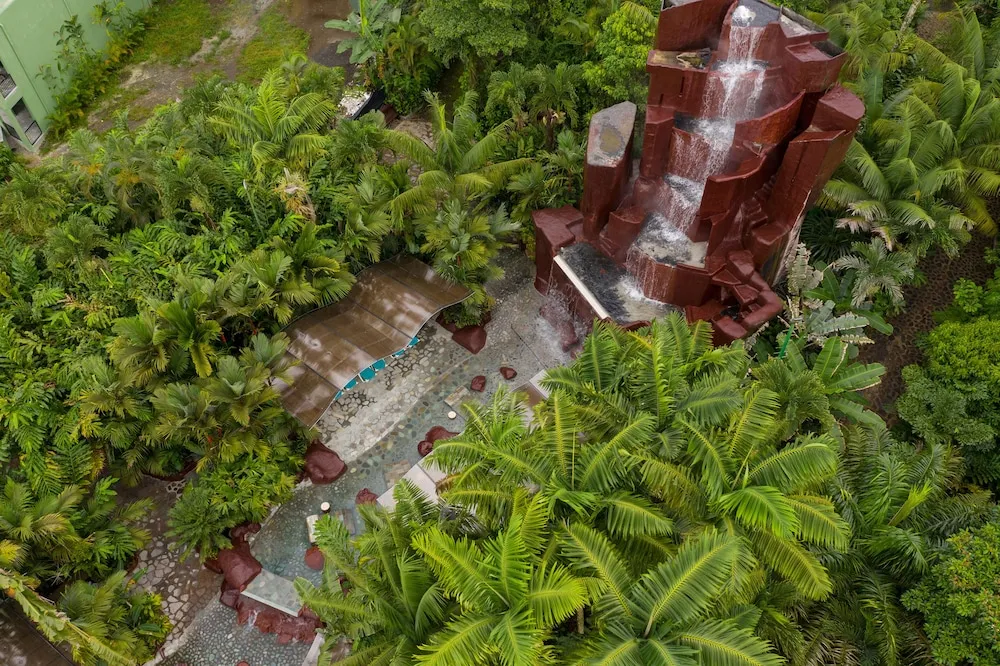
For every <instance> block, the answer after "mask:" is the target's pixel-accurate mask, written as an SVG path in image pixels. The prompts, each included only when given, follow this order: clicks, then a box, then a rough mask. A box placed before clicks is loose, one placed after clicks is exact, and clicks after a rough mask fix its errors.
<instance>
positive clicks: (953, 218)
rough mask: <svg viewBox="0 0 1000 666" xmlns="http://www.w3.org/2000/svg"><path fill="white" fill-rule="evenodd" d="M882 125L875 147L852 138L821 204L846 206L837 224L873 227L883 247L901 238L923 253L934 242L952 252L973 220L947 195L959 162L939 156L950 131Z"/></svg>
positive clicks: (912, 249)
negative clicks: (943, 161)
mask: <svg viewBox="0 0 1000 666" xmlns="http://www.w3.org/2000/svg"><path fill="white" fill-rule="evenodd" d="M883 127H884V128H885V129H886V130H887V132H890V133H891V135H887V136H884V137H883V140H882V141H881V142H879V143H877V144H876V145H875V147H873V148H869V147H866V146H865V145H863V144H862V143H861V142H860V141H858V140H857V139H855V140H854V141H853V142H852V143H851V145H850V147H849V148H848V150H847V157H846V159H845V160H844V162H843V164H842V165H841V167H840V169H839V170H838V171H837V173H835V174H834V178H832V179H831V180H830V181H829V182H828V183H827V185H826V188H825V189H824V190H823V198H822V199H821V201H820V203H821V205H824V206H827V207H831V208H833V209H834V210H837V209H844V210H846V211H847V212H848V214H847V215H846V216H845V217H843V218H842V219H841V221H840V224H841V225H843V226H846V227H848V228H850V229H851V230H852V231H870V232H873V233H876V234H878V235H879V236H881V237H882V238H883V239H885V242H886V246H887V247H888V248H891V249H895V246H896V245H897V244H901V245H903V246H904V247H906V248H907V249H909V250H910V252H912V253H914V254H916V255H918V256H923V255H924V254H926V253H927V251H928V250H929V249H930V248H932V247H935V246H938V247H941V248H942V249H944V251H945V252H947V253H948V254H950V255H954V254H955V253H957V252H958V249H959V247H960V246H961V243H964V242H966V241H967V240H968V239H969V237H970V236H969V229H971V228H972V227H973V226H974V224H975V223H974V221H973V220H972V218H970V217H969V216H968V215H966V214H965V212H963V210H962V208H960V206H959V205H958V204H957V202H951V201H949V200H948V198H947V195H948V192H949V190H951V189H952V188H953V187H954V186H955V185H956V184H958V183H959V180H958V179H959V178H960V177H961V175H962V174H961V171H960V169H961V164H959V163H955V162H954V161H953V162H951V163H942V162H941V160H940V157H941V156H942V155H944V154H946V151H947V144H948V138H947V137H948V136H949V135H950V131H946V129H945V126H944V125H943V124H942V122H937V123H934V124H932V125H924V126H922V127H919V128H914V127H907V126H906V125H903V124H891V125H886V126H883ZM863 138H864V137H863Z"/></svg>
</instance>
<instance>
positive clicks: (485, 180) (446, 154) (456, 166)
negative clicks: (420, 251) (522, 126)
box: [386, 91, 530, 221]
mask: <svg viewBox="0 0 1000 666" xmlns="http://www.w3.org/2000/svg"><path fill="white" fill-rule="evenodd" d="M425 98H426V99H427V103H428V105H429V106H430V115H431V129H432V131H433V138H434V146H433V147H431V146H428V145H427V144H425V143H424V142H423V141H421V140H420V139H418V138H416V137H414V136H413V135H411V134H408V133H406V132H401V131H399V130H388V131H386V143H387V144H388V145H389V147H390V148H392V150H393V151H395V152H396V153H397V154H400V155H404V156H406V157H407V158H408V159H410V160H411V161H413V162H415V163H416V164H417V165H419V166H420V168H421V169H422V172H421V174H420V176H419V177H418V178H417V184H416V185H415V186H414V187H413V188H411V189H409V190H407V191H406V192H403V193H402V194H400V195H399V196H397V197H396V198H395V199H393V200H392V202H391V203H390V209H391V210H392V213H393V215H394V217H395V218H396V220H397V221H398V220H401V219H402V218H403V216H404V215H405V214H407V213H417V214H418V215H422V216H433V215H434V213H435V212H436V211H437V209H438V206H439V205H440V204H441V203H442V202H444V201H447V200H449V199H454V200H458V201H459V202H462V204H463V205H465V204H467V203H471V202H474V201H476V200H479V199H482V198H484V197H485V196H487V195H489V194H492V193H494V192H496V191H498V190H499V189H500V188H502V187H503V186H504V185H505V184H506V183H507V181H508V180H509V179H510V178H511V176H513V175H514V174H516V173H517V172H518V171H520V170H521V169H524V168H525V167H527V166H528V164H530V160H528V159H514V160H507V161H505V162H496V163H494V162H493V160H494V158H496V157H497V155H499V154H500V152H501V149H502V148H503V144H504V141H505V140H506V139H507V136H508V134H509V132H510V129H511V123H510V122H506V123H502V124H500V125H498V126H496V127H494V128H493V129H492V130H490V131H489V132H487V134H486V136H484V137H482V138H480V137H479V122H478V119H477V118H476V113H475V107H476V99H477V96H476V94H475V92H471V91H470V92H468V93H466V94H465V96H464V97H463V98H462V99H461V100H460V101H459V102H458V103H456V105H455V112H454V115H453V118H452V122H450V123H449V122H448V120H447V118H446V110H445V105H444V104H443V103H441V101H440V99H439V98H438V96H437V94H435V93H427V94H426V95H425Z"/></svg>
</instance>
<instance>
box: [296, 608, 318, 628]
mask: <svg viewBox="0 0 1000 666" xmlns="http://www.w3.org/2000/svg"><path fill="white" fill-rule="evenodd" d="M299 617H301V618H304V619H306V620H313V621H314V622H316V623H317V625H318V624H319V615H316V613H314V612H313V611H312V609H311V608H309V606H303V607H302V608H300V609H299Z"/></svg>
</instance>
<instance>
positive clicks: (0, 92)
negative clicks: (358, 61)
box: [0, 62, 17, 97]
mask: <svg viewBox="0 0 1000 666" xmlns="http://www.w3.org/2000/svg"><path fill="white" fill-rule="evenodd" d="M16 89H17V84H16V83H14V79H13V78H12V77H11V75H10V74H8V73H7V70H6V68H4V66H3V62H0V97H9V96H10V94H11V93H12V92H14V91H15V90H16Z"/></svg>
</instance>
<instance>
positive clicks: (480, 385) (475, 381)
mask: <svg viewBox="0 0 1000 666" xmlns="http://www.w3.org/2000/svg"><path fill="white" fill-rule="evenodd" d="M469 388H470V389H471V390H473V391H476V392H477V393H482V392H483V391H484V390H486V377H485V376H484V375H476V376H475V377H473V378H472V383H471V384H469Z"/></svg>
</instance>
